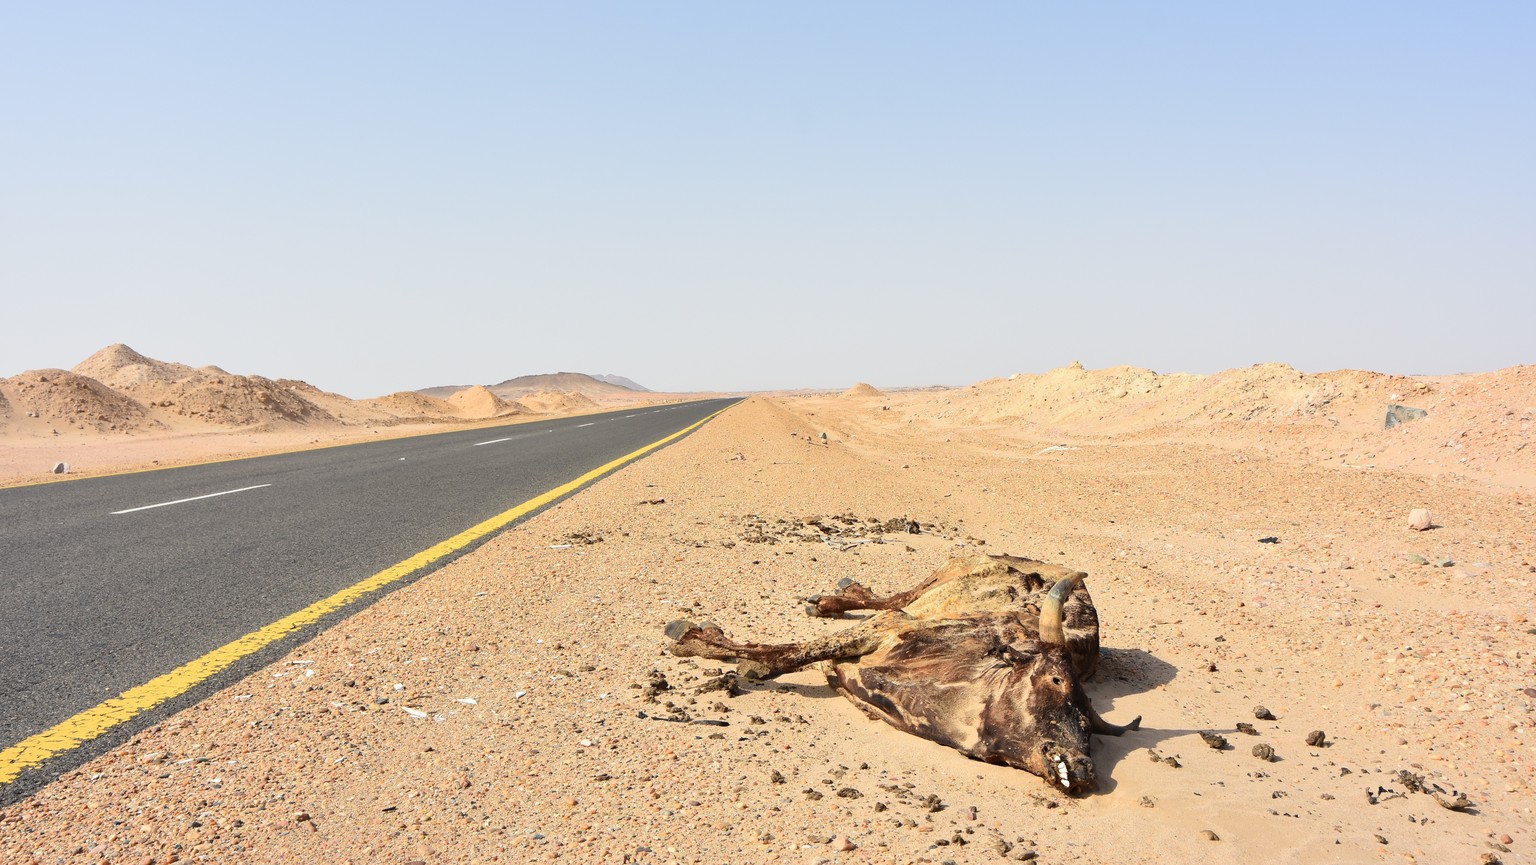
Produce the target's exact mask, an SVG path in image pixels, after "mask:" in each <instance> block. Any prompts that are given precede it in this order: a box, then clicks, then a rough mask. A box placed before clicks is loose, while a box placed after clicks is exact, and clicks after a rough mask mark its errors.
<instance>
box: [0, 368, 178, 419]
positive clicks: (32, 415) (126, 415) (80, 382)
mask: <svg viewBox="0 0 1536 865" xmlns="http://www.w3.org/2000/svg"><path fill="white" fill-rule="evenodd" d="M0 394H3V398H4V399H5V400H6V401H7V402H8V403H10V405H11V406H12V410H11V412H10V413H9V415H5V416H0V423H4V424H5V427H3V428H0V432H4V431H14V432H16V433H19V434H23V435H27V434H30V435H53V434H54V430H59V431H60V432H59V434H76V433H134V432H143V431H149V430H160V429H164V426H165V425H164V424H163V423H161V422H160V421H158V420H156V419H155V418H154V417H152V416H151V415H150V412H149V410H148V409H146V408H145V406H144V405H142V404H140V403H139V402H138V401H136V400H134V399H132V398H131V397H129V396H126V395H124V394H122V393H119V392H117V391H115V390H113V389H112V388H110V387H107V386H106V385H104V384H102V383H101V382H99V381H97V380H95V379H93V378H90V377H89V376H84V375H77V374H75V373H73V372H69V371H68V370H62V369H38V370H31V371H28V372H24V373H21V374H20V375H15V376H12V377H10V378H8V379H0Z"/></svg>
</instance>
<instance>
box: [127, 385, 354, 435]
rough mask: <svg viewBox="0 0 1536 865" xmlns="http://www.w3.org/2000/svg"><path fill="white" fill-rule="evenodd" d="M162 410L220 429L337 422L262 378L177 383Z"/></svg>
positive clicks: (289, 391) (163, 399) (279, 386)
mask: <svg viewBox="0 0 1536 865" xmlns="http://www.w3.org/2000/svg"><path fill="white" fill-rule="evenodd" d="M173 393H174V395H173V396H170V397H166V398H162V399H161V400H160V401H159V402H158V403H157V405H158V407H160V408H165V409H169V410H171V411H173V412H174V413H175V414H177V415H179V416H182V417H190V418H197V419H199V420H203V421H206V422H208V423H211V424H216V425H219V426H234V427H251V426H261V425H265V424H272V423H294V424H308V423H327V422H329V423H334V422H335V421H336V418H335V417H333V416H332V415H331V414H330V412H327V411H326V410H325V409H323V408H320V407H319V406H317V405H315V404H314V403H312V402H310V401H309V400H307V399H305V398H303V397H302V396H299V395H298V394H296V393H294V392H293V391H292V390H290V389H288V388H285V387H283V386H281V385H279V384H278V383H277V382H275V381H273V380H272V379H269V378H263V377H261V376H245V375H231V376H227V377H226V376H210V377H207V378H202V377H198V378H193V379H190V380H186V381H181V382H177V383H176V385H175V388H174V391H173Z"/></svg>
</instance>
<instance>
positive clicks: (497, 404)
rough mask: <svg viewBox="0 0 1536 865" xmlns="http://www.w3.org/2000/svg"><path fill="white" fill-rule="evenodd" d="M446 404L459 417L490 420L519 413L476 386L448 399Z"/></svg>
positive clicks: (507, 403)
mask: <svg viewBox="0 0 1536 865" xmlns="http://www.w3.org/2000/svg"><path fill="white" fill-rule="evenodd" d="M447 402H448V404H449V405H450V406H452V407H453V411H454V413H455V414H457V415H458V416H459V417H466V418H490V417H502V416H505V415H513V414H518V413H519V411H518V407H517V406H515V405H513V404H512V403H509V402H507V401H506V400H503V399H502V398H501V397H499V396H497V395H496V394H494V393H492V392H491V390H490V389H489V388H486V387H484V386H482V385H478V384H477V385H474V386H472V387H467V388H464V389H463V390H461V391H459V392H458V393H456V394H454V395H453V396H450V397H448V400H447Z"/></svg>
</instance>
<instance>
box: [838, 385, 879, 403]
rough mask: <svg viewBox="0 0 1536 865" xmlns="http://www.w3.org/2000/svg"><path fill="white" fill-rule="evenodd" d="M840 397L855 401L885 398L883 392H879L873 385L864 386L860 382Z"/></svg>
mask: <svg viewBox="0 0 1536 865" xmlns="http://www.w3.org/2000/svg"><path fill="white" fill-rule="evenodd" d="M842 395H843V396H845V397H848V398H850V399H857V398H860V397H880V396H885V394H884V392H882V391H880V390H879V389H878V388H876V387H874V386H873V385H868V384H865V383H864V382H862V381H861V382H859V383H858V384H856V385H854V386H853V387H850V388H848V389H847V390H845V391H843V393H842Z"/></svg>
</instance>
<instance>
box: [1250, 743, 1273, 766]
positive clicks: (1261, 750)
mask: <svg viewBox="0 0 1536 865" xmlns="http://www.w3.org/2000/svg"><path fill="white" fill-rule="evenodd" d="M1253 756H1255V757H1258V758H1259V759H1260V760H1263V761H1264V762H1266V763H1268V762H1271V761H1272V760H1274V759H1275V749H1274V748H1271V747H1270V746H1268V745H1266V744H1264V743H1263V742H1260V743H1259V744H1257V745H1254V746H1253Z"/></svg>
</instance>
